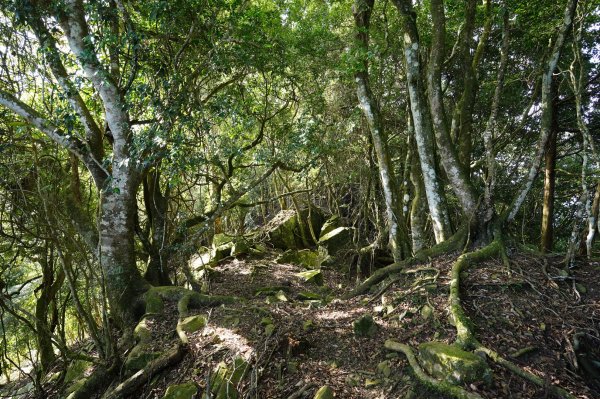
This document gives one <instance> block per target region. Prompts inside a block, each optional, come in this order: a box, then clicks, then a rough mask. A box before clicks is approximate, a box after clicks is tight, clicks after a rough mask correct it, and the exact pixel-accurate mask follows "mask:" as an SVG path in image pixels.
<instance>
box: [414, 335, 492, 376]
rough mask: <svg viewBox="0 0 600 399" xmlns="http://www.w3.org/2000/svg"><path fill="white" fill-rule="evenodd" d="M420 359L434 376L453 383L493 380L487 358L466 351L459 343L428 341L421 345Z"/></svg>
mask: <svg viewBox="0 0 600 399" xmlns="http://www.w3.org/2000/svg"><path fill="white" fill-rule="evenodd" d="M419 360H420V363H421V364H422V365H423V368H424V369H425V370H427V372H428V373H429V374H431V375H432V376H434V377H436V378H438V379H441V380H445V381H447V382H449V383H451V384H470V383H473V382H476V381H484V382H485V383H486V384H490V383H491V382H492V373H491V370H490V368H489V367H488V365H487V363H486V362H485V360H484V359H483V358H481V357H479V356H477V355H476V354H474V353H471V352H466V351H463V350H462V349H460V348H459V347H458V346H457V345H448V344H445V343H443V342H426V343H423V344H421V345H420V346H419Z"/></svg>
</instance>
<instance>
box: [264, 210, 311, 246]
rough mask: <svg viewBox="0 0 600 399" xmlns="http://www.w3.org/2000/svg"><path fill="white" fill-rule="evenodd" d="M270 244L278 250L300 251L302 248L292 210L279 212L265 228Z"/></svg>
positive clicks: (298, 229)
mask: <svg viewBox="0 0 600 399" xmlns="http://www.w3.org/2000/svg"><path fill="white" fill-rule="evenodd" d="M265 229H266V232H267V234H268V236H269V241H270V242H271V244H272V245H273V246H274V247H276V248H280V249H300V248H303V247H304V244H303V243H302V237H301V236H300V228H299V227H298V221H297V218H296V212H295V211H293V210H289V209H288V210H283V211H280V212H279V213H278V214H277V215H275V217H274V218H273V219H271V220H270V221H269V223H267V225H266V226H265Z"/></svg>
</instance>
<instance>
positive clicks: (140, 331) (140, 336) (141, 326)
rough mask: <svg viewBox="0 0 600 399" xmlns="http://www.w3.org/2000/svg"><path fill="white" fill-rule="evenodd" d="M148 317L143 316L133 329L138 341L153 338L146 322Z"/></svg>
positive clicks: (146, 340)
mask: <svg viewBox="0 0 600 399" xmlns="http://www.w3.org/2000/svg"><path fill="white" fill-rule="evenodd" d="M146 321H147V319H146V318H143V319H142V320H140V322H139V323H138V324H137V326H135V328H134V329H133V336H134V337H135V339H136V341H137V342H148V341H150V340H151V339H152V332H151V331H150V329H149V328H148V325H147V323H146Z"/></svg>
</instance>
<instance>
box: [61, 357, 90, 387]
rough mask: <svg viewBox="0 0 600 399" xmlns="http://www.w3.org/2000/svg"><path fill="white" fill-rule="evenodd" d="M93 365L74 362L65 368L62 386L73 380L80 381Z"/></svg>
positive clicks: (83, 361)
mask: <svg viewBox="0 0 600 399" xmlns="http://www.w3.org/2000/svg"><path fill="white" fill-rule="evenodd" d="M93 365H94V364H93V363H92V362H88V361H87V360H75V361H73V362H72V363H71V364H70V365H69V367H68V368H67V374H66V375H65V380H64V384H65V385H68V384H70V383H71V382H73V381H75V380H80V379H82V377H83V376H84V375H85V372H86V371H87V370H89V369H90V368H91V367H92V366H93Z"/></svg>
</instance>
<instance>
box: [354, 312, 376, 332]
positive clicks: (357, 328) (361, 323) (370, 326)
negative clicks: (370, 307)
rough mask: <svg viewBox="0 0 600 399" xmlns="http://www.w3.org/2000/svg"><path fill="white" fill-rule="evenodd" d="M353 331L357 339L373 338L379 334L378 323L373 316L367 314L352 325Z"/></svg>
mask: <svg viewBox="0 0 600 399" xmlns="http://www.w3.org/2000/svg"><path fill="white" fill-rule="evenodd" d="M352 330H353V331H354V335H355V336H357V337H372V336H373V335H375V333H376V332H377V323H375V320H373V316H371V315H370V314H365V315H363V316H361V317H360V318H358V319H357V320H355V321H354V322H353V323H352Z"/></svg>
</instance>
